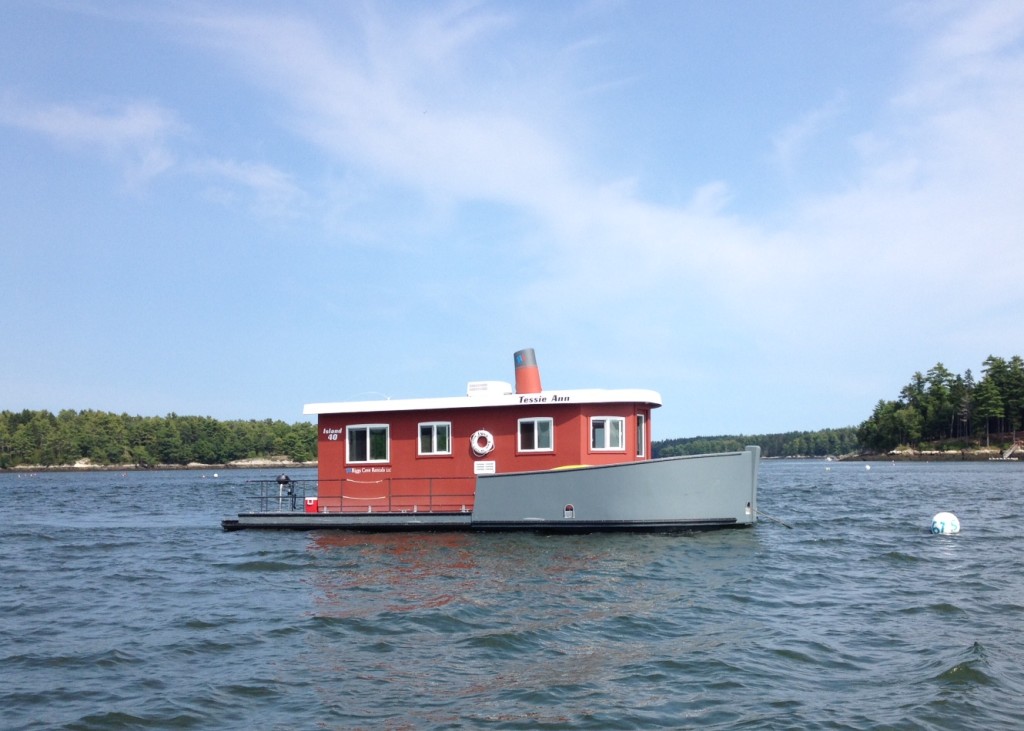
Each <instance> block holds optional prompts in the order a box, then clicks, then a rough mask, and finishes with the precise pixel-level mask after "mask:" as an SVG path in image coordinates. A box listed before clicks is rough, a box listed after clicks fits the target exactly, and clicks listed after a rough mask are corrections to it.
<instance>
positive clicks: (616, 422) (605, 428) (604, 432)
mask: <svg viewBox="0 0 1024 731" xmlns="http://www.w3.org/2000/svg"><path fill="white" fill-rule="evenodd" d="M590 448H591V449H593V450H618V451H621V450H623V449H625V448H626V420H625V419H623V418H622V417H621V416H595V417H593V418H592V419H591V420H590Z"/></svg>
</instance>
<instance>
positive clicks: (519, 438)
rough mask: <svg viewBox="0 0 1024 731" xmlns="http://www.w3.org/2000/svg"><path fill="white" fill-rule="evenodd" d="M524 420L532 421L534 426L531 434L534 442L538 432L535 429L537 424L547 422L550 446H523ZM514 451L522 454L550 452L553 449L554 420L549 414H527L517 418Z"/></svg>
mask: <svg viewBox="0 0 1024 731" xmlns="http://www.w3.org/2000/svg"><path fill="white" fill-rule="evenodd" d="M526 422H532V423H533V426H534V431H533V436H534V443H535V444H536V442H537V437H538V435H539V434H540V430H539V429H537V425H538V424H540V423H541V422H547V424H548V426H549V434H550V435H551V446H549V447H536V446H534V447H528V448H524V447H523V424H524V423H526ZM516 451H517V452H519V453H522V454H538V453H540V454H550V453H551V452H554V451H555V420H554V418H553V417H550V416H529V417H525V418H522V419H519V420H518V421H517V422H516Z"/></svg>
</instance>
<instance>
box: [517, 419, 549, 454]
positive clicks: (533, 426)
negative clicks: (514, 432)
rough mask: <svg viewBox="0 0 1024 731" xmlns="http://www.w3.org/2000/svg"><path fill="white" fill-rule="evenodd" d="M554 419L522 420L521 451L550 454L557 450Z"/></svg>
mask: <svg viewBox="0 0 1024 731" xmlns="http://www.w3.org/2000/svg"><path fill="white" fill-rule="evenodd" d="M554 434H555V424H554V420H553V419H520V420H519V451H520V452H550V451H552V450H554V448H555V437H554Z"/></svg>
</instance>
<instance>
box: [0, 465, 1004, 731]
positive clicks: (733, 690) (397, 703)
mask: <svg viewBox="0 0 1024 731" xmlns="http://www.w3.org/2000/svg"><path fill="white" fill-rule="evenodd" d="M257 476H259V477H272V476H273V475H269V474H266V473H256V472H227V473H221V475H220V476H219V477H217V478H214V477H213V476H212V473H208V474H206V475H204V474H202V473H199V472H158V473H128V474H125V475H121V474H118V473H101V474H46V475H39V476H25V475H13V474H5V475H0V489H2V490H3V495H4V496H5V499H4V501H3V503H2V507H0V518H2V528H0V531H2V532H0V576H2V583H0V668H2V683H0V709H2V710H0V717H2V720H0V726H2V727H3V728H5V729H36V728H39V729H42V728H68V729H127V728H140V729H141V728H147V729H148V728H238V729H249V728H261V729H286V728H287V729H293V728H326V729H334V728H366V729H371V728H374V729H376V728H389V729H422V728H496V729H499V728H548V729H584V728H594V729H598V728H599V729H606V728H681V727H701V728H730V729H731V728H741V729H761V728H764V729H775V728H852V729H869V728H906V729H914V728H949V729H954V728H965V727H968V728H1006V729H1010V728H1021V727H1024V707H1022V705H1024V704H1022V702H1021V699H1022V698H1024V670H1022V667H1024V640H1022V636H1021V629H1022V627H1024V622H1022V619H1024V579H1022V575H1021V572H1022V566H1024V560H1022V559H1024V549H1022V544H1021V538H1020V525H1021V521H1022V517H1024V510H1022V508H1024V489H1022V488H1024V464H1016V463H980V464H979V463H967V464H899V465H892V464H888V463H874V464H872V465H871V469H870V470H868V469H865V465H863V464H846V463H843V464H826V463H824V462H766V463H764V464H763V465H762V472H761V484H760V493H759V499H760V507H761V509H762V511H763V512H764V513H767V514H769V515H771V516H774V517H776V518H779V519H781V520H783V521H785V522H786V523H787V524H788V525H790V526H792V527H791V528H786V527H784V526H782V525H779V524H777V523H771V522H762V523H761V524H759V525H758V526H757V527H756V528H754V529H752V530H738V531H725V532H718V533H707V534H693V535H653V536H652V535H600V534H596V535H586V536H543V535H533V534H527V535H517V534H481V535H475V534H460V533H448V534H388V535H365V534H344V533H316V532H313V533H301V532H300V533H292V532H258V531H242V532H239V533H225V532H223V531H221V529H220V527H219V520H220V518H222V517H224V516H227V515H230V514H232V513H235V512H237V511H238V509H239V507H240V505H241V499H242V497H243V496H244V495H245V494H246V493H247V491H248V489H249V486H247V485H246V483H245V481H246V480H249V479H253V478H254V477H257ZM292 476H293V477H299V476H304V477H306V476H312V475H311V474H310V473H305V474H302V475H299V474H297V473H293V474H292ZM942 510H950V511H952V512H955V513H956V514H957V515H958V516H959V518H960V521H961V524H962V526H963V528H962V532H961V533H960V534H959V535H956V536H932V535H929V534H928V533H927V529H928V526H929V523H930V519H931V516H932V515H933V514H934V513H936V512H939V511H942Z"/></svg>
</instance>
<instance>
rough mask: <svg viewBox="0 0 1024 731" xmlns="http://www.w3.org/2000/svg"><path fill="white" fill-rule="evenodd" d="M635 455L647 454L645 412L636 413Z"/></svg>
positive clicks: (643, 455) (642, 455) (644, 455)
mask: <svg viewBox="0 0 1024 731" xmlns="http://www.w3.org/2000/svg"><path fill="white" fill-rule="evenodd" d="M636 456H637V457H646V456H647V414H637V415H636Z"/></svg>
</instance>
